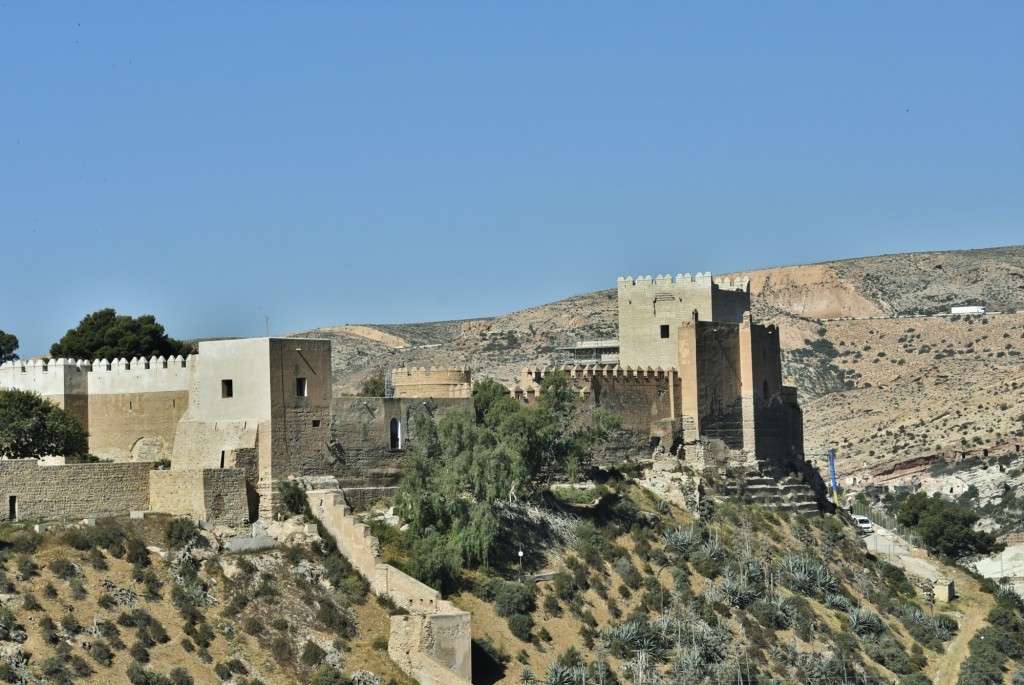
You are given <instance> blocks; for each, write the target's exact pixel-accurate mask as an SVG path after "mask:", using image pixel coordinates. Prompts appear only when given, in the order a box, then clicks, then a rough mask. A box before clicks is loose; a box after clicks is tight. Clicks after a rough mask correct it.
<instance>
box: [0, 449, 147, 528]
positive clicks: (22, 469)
mask: <svg viewBox="0 0 1024 685" xmlns="http://www.w3.org/2000/svg"><path fill="white" fill-rule="evenodd" d="M150 474H151V465H150V464H148V463H126V464H68V465H65V466H39V464H38V462H37V461H36V460H34V459H12V460H3V461H0V503H2V504H3V505H4V506H3V509H2V512H0V518H2V519H9V518H10V512H11V508H12V504H13V508H14V509H15V511H16V515H17V518H18V519H19V520H33V519H43V520H46V519H55V518H65V519H78V518H102V517H107V516H127V515H128V514H129V513H130V512H131V511H145V510H147V509H149V478H150ZM11 498H14V501H13V502H12V501H11Z"/></svg>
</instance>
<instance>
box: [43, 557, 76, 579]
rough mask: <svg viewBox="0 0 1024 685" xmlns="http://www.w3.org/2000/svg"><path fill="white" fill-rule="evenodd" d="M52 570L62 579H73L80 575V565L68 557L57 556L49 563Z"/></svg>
mask: <svg viewBox="0 0 1024 685" xmlns="http://www.w3.org/2000/svg"><path fill="white" fill-rule="evenodd" d="M49 569H50V572H51V573H52V574H53V575H55V576H57V577H58V578H60V579H61V580H71V579H72V578H74V577H76V576H77V575H78V567H77V566H75V565H74V564H73V563H71V560H70V559H68V558H66V557H57V558H56V559H54V560H53V561H51V562H50V563H49Z"/></svg>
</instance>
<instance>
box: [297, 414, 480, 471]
mask: <svg viewBox="0 0 1024 685" xmlns="http://www.w3.org/2000/svg"><path fill="white" fill-rule="evenodd" d="M419 409H426V410H428V411H430V413H431V414H432V415H433V417H434V418H435V419H437V420H440V419H441V418H443V417H444V416H446V415H447V414H449V413H451V412H454V411H472V410H473V399H472V398H464V399H463V398H425V399H424V398H397V397H396V398H390V397H389V398H385V397H335V398H334V399H332V400H331V428H330V431H331V435H330V448H329V452H330V454H329V456H328V457H327V459H326V462H325V464H326V473H323V474H309V475H331V476H335V477H337V478H338V481H339V483H340V484H341V486H342V487H343V488H344V487H346V486H352V487H361V486H370V487H391V486H395V485H398V480H399V478H400V476H401V469H402V464H403V462H404V459H405V450H406V448H407V446H408V445H409V444H410V443H411V442H413V441H415V439H416V436H415V433H414V427H413V416H414V415H415V413H416V411H418V410H419ZM393 419H394V420H396V421H397V427H398V430H399V446H398V448H397V449H392V448H391V421H392V420H393ZM325 464H320V465H318V467H317V468H319V469H324V468H325Z"/></svg>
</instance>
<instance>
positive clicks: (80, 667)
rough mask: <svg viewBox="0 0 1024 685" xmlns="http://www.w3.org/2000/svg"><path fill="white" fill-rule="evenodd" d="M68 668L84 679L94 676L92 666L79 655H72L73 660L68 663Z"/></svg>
mask: <svg viewBox="0 0 1024 685" xmlns="http://www.w3.org/2000/svg"><path fill="white" fill-rule="evenodd" d="M68 667H69V668H70V669H71V672H72V673H74V674H75V675H77V676H81V677H83V678H84V677H85V676H89V675H92V672H93V671H92V666H90V665H89V663H88V662H87V661H86V660H85V659H83V658H82V657H81V656H80V655H78V654H75V655H72V657H71V660H70V661H68Z"/></svg>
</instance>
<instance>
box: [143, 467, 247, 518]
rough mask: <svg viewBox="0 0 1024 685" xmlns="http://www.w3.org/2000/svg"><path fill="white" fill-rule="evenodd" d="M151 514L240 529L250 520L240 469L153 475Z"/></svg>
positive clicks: (199, 470) (156, 472) (243, 475)
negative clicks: (174, 516) (155, 512)
mask: <svg viewBox="0 0 1024 685" xmlns="http://www.w3.org/2000/svg"><path fill="white" fill-rule="evenodd" d="M150 510H151V511H157V512H161V513H165V514H177V515H184V516H191V517H192V518H194V519H196V520H198V521H207V522H208V523H211V524H213V525H224V526H230V527H240V526H242V525H244V524H246V523H248V520H249V508H248V503H247V501H246V494H245V474H244V473H243V472H242V471H241V469H194V470H173V471H153V472H152V476H151V479H150Z"/></svg>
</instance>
